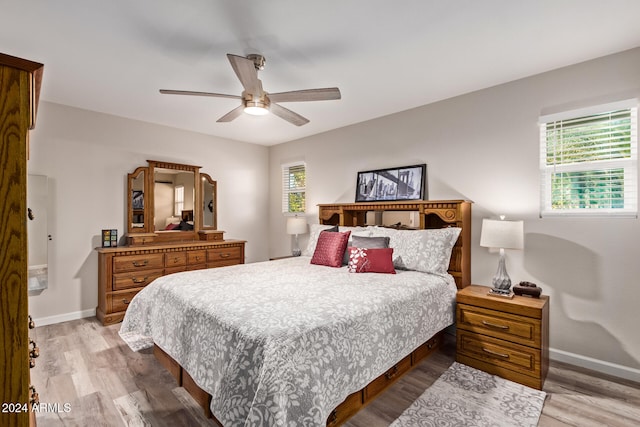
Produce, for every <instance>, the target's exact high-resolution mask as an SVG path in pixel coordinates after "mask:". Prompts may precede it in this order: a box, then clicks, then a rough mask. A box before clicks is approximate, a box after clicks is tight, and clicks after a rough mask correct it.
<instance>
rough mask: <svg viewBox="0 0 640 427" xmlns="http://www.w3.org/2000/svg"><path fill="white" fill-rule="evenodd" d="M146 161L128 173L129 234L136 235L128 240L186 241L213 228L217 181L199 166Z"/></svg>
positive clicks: (214, 228)
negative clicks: (200, 232) (144, 164)
mask: <svg viewBox="0 0 640 427" xmlns="http://www.w3.org/2000/svg"><path fill="white" fill-rule="evenodd" d="M147 162H148V166H141V167H138V168H137V169H136V170H135V171H134V172H132V173H130V174H128V179H127V224H128V234H129V235H130V236H137V238H136V239H134V240H131V239H130V242H132V241H135V242H143V243H144V242H145V241H146V242H168V241H189V240H196V239H197V238H198V231H200V230H216V227H217V204H216V196H217V188H216V181H214V180H213V179H211V177H210V176H209V175H208V174H201V173H200V166H192V165H185V164H180V163H169V162H160V161H156V160H147ZM146 235H149V237H148V238H146V240H145V239H143V238H142V237H143V236H146Z"/></svg>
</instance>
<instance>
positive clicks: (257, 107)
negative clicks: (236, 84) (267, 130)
mask: <svg viewBox="0 0 640 427" xmlns="http://www.w3.org/2000/svg"><path fill="white" fill-rule="evenodd" d="M244 112H245V113H247V114H251V115H252V116H264V115H266V114H269V109H268V108H267V106H266V105H265V103H264V102H262V101H246V102H245V104H244Z"/></svg>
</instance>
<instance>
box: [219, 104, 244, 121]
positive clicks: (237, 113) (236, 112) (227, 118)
mask: <svg viewBox="0 0 640 427" xmlns="http://www.w3.org/2000/svg"><path fill="white" fill-rule="evenodd" d="M243 112H244V105H239V106H238V107H236V108H234V109H233V110H231V111H229V112H228V113H227V114H225V115H224V116H222V117H220V118H219V119H218V120H216V122H220V123H222V122H230V121H231V120H233V119H236V118H238V116H240V115H241V114H242V113H243Z"/></svg>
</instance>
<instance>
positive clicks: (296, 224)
mask: <svg viewBox="0 0 640 427" xmlns="http://www.w3.org/2000/svg"><path fill="white" fill-rule="evenodd" d="M306 232H307V220H306V218H303V217H300V216H290V217H289V218H287V234H293V235H294V238H293V249H292V250H291V255H293V256H300V254H301V253H302V252H301V251H300V245H299V244H298V234H305V233H306Z"/></svg>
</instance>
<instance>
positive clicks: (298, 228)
mask: <svg viewBox="0 0 640 427" xmlns="http://www.w3.org/2000/svg"><path fill="white" fill-rule="evenodd" d="M306 232H307V220H306V218H303V217H299V216H292V217H289V218H287V234H305V233H306Z"/></svg>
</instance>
